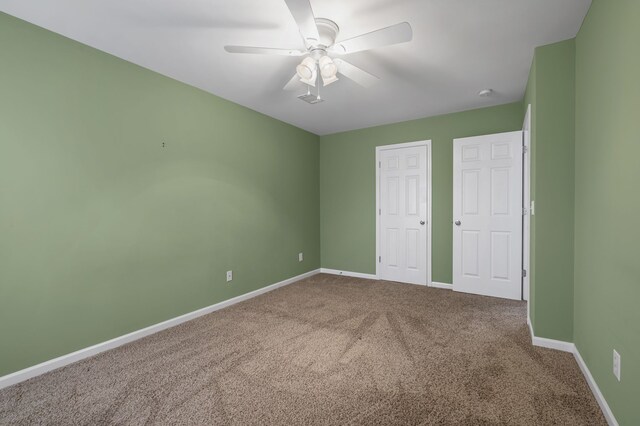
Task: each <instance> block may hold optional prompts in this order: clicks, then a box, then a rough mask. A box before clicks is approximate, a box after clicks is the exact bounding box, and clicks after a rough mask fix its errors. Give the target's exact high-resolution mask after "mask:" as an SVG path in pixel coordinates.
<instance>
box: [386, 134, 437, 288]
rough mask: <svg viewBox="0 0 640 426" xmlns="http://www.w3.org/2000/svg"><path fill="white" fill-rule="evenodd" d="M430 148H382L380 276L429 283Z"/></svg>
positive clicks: (416, 282)
mask: <svg viewBox="0 0 640 426" xmlns="http://www.w3.org/2000/svg"><path fill="white" fill-rule="evenodd" d="M427 164H428V162H427V147H426V146H414V147H405V148H403V147H399V148H392V147H390V148H388V149H383V150H380V151H379V154H378V167H379V169H380V170H379V188H380V194H379V197H380V201H379V207H380V210H379V212H378V214H379V222H378V223H379V230H378V235H380V241H379V244H380V247H379V251H378V252H379V254H380V257H379V259H378V275H379V277H380V278H381V279H386V280H390V281H400V282H408V283H414V284H427V266H428V262H427V255H428V253H427V229H428V226H427V216H428V214H427V213H428V210H427V209H428V205H427V204H428V194H427Z"/></svg>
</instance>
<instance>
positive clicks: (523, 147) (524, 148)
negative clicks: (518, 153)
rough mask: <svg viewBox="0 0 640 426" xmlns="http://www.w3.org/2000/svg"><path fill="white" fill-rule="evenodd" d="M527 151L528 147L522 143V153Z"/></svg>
mask: <svg viewBox="0 0 640 426" xmlns="http://www.w3.org/2000/svg"><path fill="white" fill-rule="evenodd" d="M527 152H529V147H528V146H526V145H522V153H523V154H526V153H527Z"/></svg>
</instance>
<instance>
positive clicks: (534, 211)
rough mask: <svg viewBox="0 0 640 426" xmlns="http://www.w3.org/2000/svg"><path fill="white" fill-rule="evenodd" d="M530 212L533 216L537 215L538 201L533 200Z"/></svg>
mask: <svg viewBox="0 0 640 426" xmlns="http://www.w3.org/2000/svg"><path fill="white" fill-rule="evenodd" d="M529 212H530V213H531V216H535V215H536V202H535V201H533V200H532V201H531V207H530V208H529Z"/></svg>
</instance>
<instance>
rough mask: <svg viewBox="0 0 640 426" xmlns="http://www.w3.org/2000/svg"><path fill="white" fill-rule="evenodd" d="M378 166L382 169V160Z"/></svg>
mask: <svg viewBox="0 0 640 426" xmlns="http://www.w3.org/2000/svg"><path fill="white" fill-rule="evenodd" d="M378 168H379V169H381V168H382V161H378Z"/></svg>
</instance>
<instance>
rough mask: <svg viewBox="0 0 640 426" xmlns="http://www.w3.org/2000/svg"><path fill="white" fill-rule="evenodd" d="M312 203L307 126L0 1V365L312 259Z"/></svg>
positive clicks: (209, 298) (314, 166)
mask: <svg viewBox="0 0 640 426" xmlns="http://www.w3.org/2000/svg"><path fill="white" fill-rule="evenodd" d="M163 142H164V143H166V147H164V148H163V147H162V143H163ZM319 211H320V207H319V138H318V137H317V136H316V135H313V134H310V133H307V132H304V131H302V130H299V129H297V128H295V127H292V126H290V125H287V124H285V123H282V122H279V121H276V120H274V119H271V118H269V117H266V116H264V115H261V114H258V113H256V112H253V111H251V110H248V109H246V108H243V107H240V106H238V105H235V104H233V103H231V102H227V101H225V100H222V99H220V98H217V97H215V96H212V95H210V94H207V93H205V92H203V91H200V90H197V89H195V88H193V87H190V86H187V85H184V84H181V83H178V82H176V81H174V80H171V79H169V78H166V77H163V76H161V75H159V74H156V73H153V72H151V71H148V70H145V69H143V68H140V67H138V66H135V65H133V64H131V63H128V62H125V61H123V60H120V59H117V58H115V57H113V56H110V55H108V54H105V53H102V52H100V51H97V50H94V49H92V48H89V47H87V46H84V45H82V44H79V43H76V42H73V41H71V40H68V39H66V38H64V37H61V36H59V35H56V34H53V33H51V32H48V31H45V30H43V29H40V28H38V27H35V26H33V25H31V24H27V23H25V22H23V21H20V20H17V19H15V18H12V17H9V16H7V15H5V14H0V235H1V237H0V346H1V347H2V350H0V376H2V375H4V374H7V373H11V372H13V371H16V370H19V369H21V368H24V367H28V366H31V365H34V364H36V363H39V362H42V361H45V360H49V359H51V358H54V357H56V356H59V355H63V354H66V353H69V352H72V351H74V350H77V349H81V348H84V347H87V346H89V345H92V344H95V343H99V342H102V341H105V340H107V339H110V338H113V337H116V336H119V335H122V334H125V333H128V332H131V331H134V330H137V329H140V328H143V327H145V326H148V325H151V324H154V323H157V322H160V321H163V320H166V319H169V318H172V317H175V316H177V315H180V314H184V313H186V312H190V311H193V310H195V309H198V308H202V307H204V306H208V305H211V304H214V303H216V302H219V301H221V300H225V299H228V298H230V297H233V296H236V295H240V294H243V293H246V292H249V291H251V290H255V289H258V288H260V287H263V286H265V285H267V284H272V283H275V282H278V281H280V280H283V279H286V278H289V277H292V276H295V275H298V274H301V273H303V272H306V271H309V270H312V269H316V268H318V267H319V266H320V253H319V251H320V241H319V227H320V225H319ZM301 251H302V252H304V254H305V260H304V262H301V263H299V262H298V252H301ZM228 269H232V270H233V271H234V280H233V283H232V284H227V283H226V282H225V271H226V270H228Z"/></svg>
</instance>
